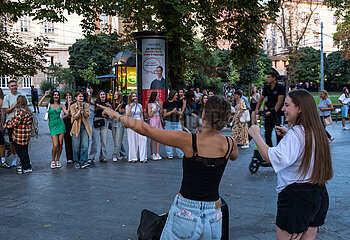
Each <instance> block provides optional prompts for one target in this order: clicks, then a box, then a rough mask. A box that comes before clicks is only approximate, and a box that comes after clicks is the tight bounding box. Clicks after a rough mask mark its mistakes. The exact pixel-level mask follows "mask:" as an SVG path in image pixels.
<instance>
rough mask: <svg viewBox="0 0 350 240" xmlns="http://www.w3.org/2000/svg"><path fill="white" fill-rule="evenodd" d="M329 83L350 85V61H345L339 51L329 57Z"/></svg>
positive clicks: (327, 70)
mask: <svg viewBox="0 0 350 240" xmlns="http://www.w3.org/2000/svg"><path fill="white" fill-rule="evenodd" d="M325 74H326V77H327V81H330V82H331V83H333V84H335V85H337V86H341V85H345V84H349V83H350V60H345V58H344V57H343V56H342V55H341V53H340V52H339V51H337V52H333V53H331V54H329V55H328V56H327V65H326V68H325Z"/></svg>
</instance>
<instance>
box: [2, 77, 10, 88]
mask: <svg viewBox="0 0 350 240" xmlns="http://www.w3.org/2000/svg"><path fill="white" fill-rule="evenodd" d="M9 81H10V77H9V76H8V75H4V76H3V75H0V86H1V87H2V88H7V87H8V84H9Z"/></svg>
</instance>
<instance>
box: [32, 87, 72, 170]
mask: <svg viewBox="0 0 350 240" xmlns="http://www.w3.org/2000/svg"><path fill="white" fill-rule="evenodd" d="M50 92H51V91H50V90H48V91H46V92H45V94H44V96H43V97H42V98H41V99H40V101H39V106H43V107H47V113H48V115H49V129H50V135H51V140H52V150H51V157H52V160H51V166H50V167H51V168H52V169H54V168H60V167H62V164H61V163H60V157H61V153H62V149H63V138H64V134H65V132H66V127H65V125H64V122H63V120H62V118H61V111H63V112H64V114H66V115H69V114H70V110H69V108H70V103H68V110H67V108H66V107H65V106H64V105H63V104H61V98H60V92H59V91H57V90H54V91H52V94H51V98H50V101H49V102H44V99H45V98H46V97H47V96H49V95H50Z"/></svg>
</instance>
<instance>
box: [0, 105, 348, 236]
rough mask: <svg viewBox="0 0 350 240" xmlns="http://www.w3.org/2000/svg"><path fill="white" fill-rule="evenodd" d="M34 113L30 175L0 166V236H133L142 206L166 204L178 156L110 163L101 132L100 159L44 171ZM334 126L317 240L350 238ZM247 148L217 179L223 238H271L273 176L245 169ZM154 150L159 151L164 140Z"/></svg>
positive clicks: (45, 138)
mask: <svg viewBox="0 0 350 240" xmlns="http://www.w3.org/2000/svg"><path fill="white" fill-rule="evenodd" d="M41 111H42V113H41V115H39V114H38V115H37V116H38V118H39V123H40V126H41V129H40V136H39V138H35V139H33V141H32V143H31V149H30V157H31V160H32V162H33V173H31V174H25V175H21V176H20V175H17V174H16V173H15V169H0V181H1V184H0V239H21V240H22V239H23V240H28V239H33V240H34V239H35V240H37V239H45V240H47V239H49V240H50V239H55V240H56V239H64V240H65V239H118V240H119V239H121V240H124V239H133V240H136V239H137V238H136V230H137V226H138V224H139V219H140V212H141V210H142V209H144V208H147V209H149V210H151V211H154V212H156V213H163V212H166V211H168V210H169V208H170V205H171V203H172V200H173V198H174V196H175V194H176V193H177V192H178V190H179V187H180V183H181V177H182V168H181V160H179V159H172V160H168V159H165V160H161V161H149V162H148V163H147V164H141V163H135V164H131V163H127V160H122V161H119V162H117V163H113V162H112V161H111V157H112V156H111V154H112V147H113V146H112V139H111V134H109V138H108V143H111V144H108V147H107V152H108V156H107V157H108V160H109V161H108V162H107V163H106V164H102V163H99V162H97V163H96V164H95V165H93V166H92V167H91V168H89V169H80V170H77V169H74V168H73V167H72V166H71V165H67V164H65V155H64V153H63V155H62V161H63V163H64V166H63V167H62V168H61V169H54V170H52V169H50V168H49V165H50V159H51V147H52V143H51V140H50V136H49V133H48V126H47V122H44V121H43V120H42V117H43V112H44V110H43V108H42V109H41ZM340 128H341V124H340V122H338V123H334V124H333V125H331V126H329V127H328V130H329V131H330V133H331V134H332V135H333V136H334V137H335V141H334V142H333V143H332V144H331V152H332V157H333V168H334V178H333V179H332V180H331V181H330V182H329V184H328V186H327V187H328V191H329V196H330V208H329V214H328V216H327V219H326V223H325V225H324V226H323V227H322V228H321V229H320V232H319V234H318V236H317V239H322V240H323V239H327V240H334V239H350V238H349V236H350V204H349V199H350V185H349V178H350V157H349V156H350V131H344V130H341V129H340ZM223 134H226V135H227V134H229V132H223ZM124 142H125V143H126V139H125V137H124ZM126 146H127V145H126ZM252 154H253V143H251V147H250V148H249V149H240V155H239V158H238V159H237V160H236V161H234V162H229V163H228V165H227V168H226V170H225V173H224V176H223V179H222V182H221V185H220V193H221V195H222V196H223V197H224V199H225V200H226V202H227V203H228V206H229V209H230V239H239V240H256V239H258V240H259V239H260V240H265V239H275V237H276V235H275V217H276V215H275V214H276V200H277V193H276V191H275V187H276V174H275V173H274V172H273V170H272V168H260V169H259V171H258V172H257V174H254V175H253V174H251V173H250V172H249V170H248V165H249V163H250V159H251V157H252ZM161 155H163V156H164V155H165V152H164V146H161ZM18 203H19V204H18ZM11 204H12V205H11ZM8 206H12V207H8Z"/></svg>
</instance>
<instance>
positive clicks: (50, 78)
mask: <svg viewBox="0 0 350 240" xmlns="http://www.w3.org/2000/svg"><path fill="white" fill-rule="evenodd" d="M46 81H49V82H50V83H52V84H56V79H55V78H54V77H48V76H46Z"/></svg>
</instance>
